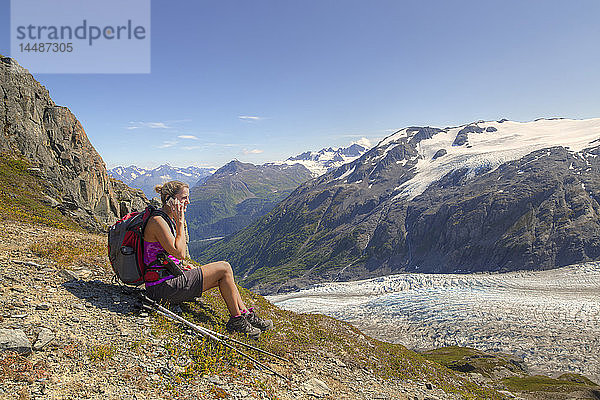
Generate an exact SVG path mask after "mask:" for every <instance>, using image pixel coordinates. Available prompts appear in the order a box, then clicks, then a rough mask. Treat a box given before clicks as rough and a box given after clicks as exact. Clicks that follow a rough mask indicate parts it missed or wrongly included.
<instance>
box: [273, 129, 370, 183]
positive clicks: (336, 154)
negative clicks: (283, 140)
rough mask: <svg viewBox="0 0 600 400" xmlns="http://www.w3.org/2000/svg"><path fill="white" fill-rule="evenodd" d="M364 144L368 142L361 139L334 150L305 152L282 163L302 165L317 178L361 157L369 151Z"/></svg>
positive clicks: (324, 149) (330, 148) (329, 148)
mask: <svg viewBox="0 0 600 400" xmlns="http://www.w3.org/2000/svg"><path fill="white" fill-rule="evenodd" d="M366 144H369V141H368V139H366V138H363V139H361V140H360V141H359V142H355V143H352V144H350V145H349V146H347V147H340V148H336V149H334V148H333V147H327V148H323V149H321V150H319V151H305V152H304V153H302V154H299V155H297V156H294V157H290V158H288V159H287V160H285V161H284V164H288V165H293V164H302V165H304V166H305V167H306V168H308V169H309V170H310V171H311V172H312V173H313V174H314V175H316V176H318V175H322V174H324V173H326V172H328V171H331V170H333V169H335V168H337V167H339V166H341V165H343V164H346V163H349V162H352V161H354V160H355V159H357V158H358V157H360V156H362V155H363V154H364V153H366V152H367V150H369V148H368V147H367V146H366Z"/></svg>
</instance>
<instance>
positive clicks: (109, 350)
mask: <svg viewBox="0 0 600 400" xmlns="http://www.w3.org/2000/svg"><path fill="white" fill-rule="evenodd" d="M116 353H117V349H116V348H115V346H114V345H112V344H99V345H95V346H92V347H91V348H90V349H89V350H88V352H87V356H88V358H89V359H90V360H91V361H94V362H99V361H106V360H112V358H113V357H114V356H115V354H116Z"/></svg>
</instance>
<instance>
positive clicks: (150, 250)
mask: <svg viewBox="0 0 600 400" xmlns="http://www.w3.org/2000/svg"><path fill="white" fill-rule="evenodd" d="M163 251H165V249H164V248H163V247H162V245H161V244H160V242H146V241H145V240H144V264H146V265H150V264H151V263H153V262H154V261H156V256H157V255H158V253H161V252H163ZM169 258H170V259H171V260H173V262H174V263H175V264H178V263H179V261H180V260H179V259H177V258H175V257H173V256H172V255H170V254H169Z"/></svg>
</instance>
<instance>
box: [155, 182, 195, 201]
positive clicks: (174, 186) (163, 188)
mask: <svg viewBox="0 0 600 400" xmlns="http://www.w3.org/2000/svg"><path fill="white" fill-rule="evenodd" d="M184 187H186V188H189V187H190V185H188V184H187V183H184V182H180V181H170V182H167V183H163V184H162V185H156V186H154V191H155V192H156V193H158V194H160V201H161V202H162V205H163V206H164V205H165V204H167V201H169V199H170V198H171V197H175V195H176V194H177V193H179V191H180V190H181V189H183V188H184Z"/></svg>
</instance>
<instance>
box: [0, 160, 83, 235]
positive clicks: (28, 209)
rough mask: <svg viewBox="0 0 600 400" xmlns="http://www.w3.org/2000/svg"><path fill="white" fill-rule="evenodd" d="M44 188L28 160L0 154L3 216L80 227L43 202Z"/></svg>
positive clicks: (0, 196) (0, 207)
mask: <svg viewBox="0 0 600 400" xmlns="http://www.w3.org/2000/svg"><path fill="white" fill-rule="evenodd" d="M41 192H42V185H41V182H40V180H39V178H37V177H36V176H35V175H33V174H32V173H31V169H30V164H29V163H28V162H27V161H26V160H24V159H22V158H19V157H17V156H15V155H12V154H7V153H2V154H0V219H6V220H13V221H19V222H29V223H39V224H43V225H46V226H52V227H56V228H63V229H69V230H79V231H80V230H81V228H79V226H78V225H77V224H76V223H75V222H74V221H72V220H71V219H69V218H67V217H65V216H64V215H62V214H61V213H60V211H58V210H56V209H54V208H52V207H50V206H48V205H46V204H44V203H43V201H42V195H41Z"/></svg>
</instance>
